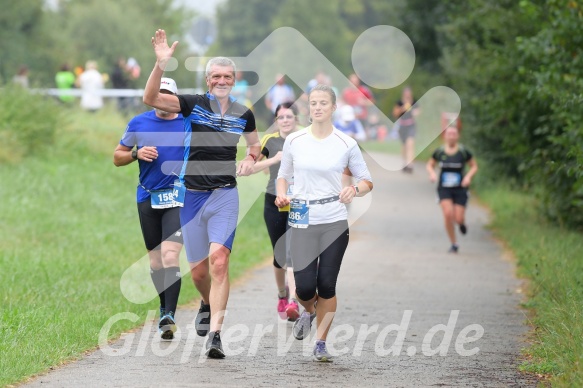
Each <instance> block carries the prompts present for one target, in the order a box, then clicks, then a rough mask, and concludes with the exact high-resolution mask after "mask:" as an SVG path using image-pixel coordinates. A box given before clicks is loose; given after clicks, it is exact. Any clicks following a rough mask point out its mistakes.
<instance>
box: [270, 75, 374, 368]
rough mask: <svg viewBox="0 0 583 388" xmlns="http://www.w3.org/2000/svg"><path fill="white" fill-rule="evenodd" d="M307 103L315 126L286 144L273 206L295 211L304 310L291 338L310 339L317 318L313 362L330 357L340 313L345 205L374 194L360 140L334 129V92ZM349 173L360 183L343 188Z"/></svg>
mask: <svg viewBox="0 0 583 388" xmlns="http://www.w3.org/2000/svg"><path fill="white" fill-rule="evenodd" d="M308 102H309V107H310V118H311V120H312V125H310V126H309V127H307V128H305V129H303V130H301V131H298V132H295V133H293V134H291V135H289V136H288V137H287V138H286V140H285V143H284V146H283V154H282V160H281V167H280V169H279V173H278V179H277V185H276V189H277V197H276V199H275V204H276V206H278V207H284V206H287V205H288V204H289V205H290V206H291V209H290V212H289V223H290V225H291V226H292V231H291V233H292V235H291V244H290V245H291V257H292V263H293V267H294V276H295V280H296V295H297V297H298V301H299V302H300V304H301V305H302V306H303V307H304V309H305V311H304V312H303V313H302V315H301V316H300V318H299V319H298V320H297V321H296V322H295V324H294V329H293V333H294V336H295V337H296V338H297V339H304V338H305V337H307V336H308V334H309V332H310V328H311V322H312V320H313V319H314V317H316V318H317V340H316V344H315V346H314V359H315V360H317V361H325V362H326V361H331V358H332V357H331V355H330V354H329V353H328V352H327V350H326V336H327V334H328V331H329V329H330V326H331V323H332V320H333V318H334V314H335V312H336V280H337V278H338V273H339V271H340V265H341V263H342V258H343V256H344V252H345V251H346V247H347V246H348V221H347V220H348V212H347V209H346V204H347V203H350V202H352V199H353V198H354V197H355V196H363V195H365V194H367V193H368V192H370V191H371V190H372V187H373V184H372V179H371V176H370V173H369V171H368V168H367V166H366V163H365V161H364V159H363V157H362V153H361V152H360V149H359V148H358V145H357V143H356V141H355V140H354V139H352V138H351V137H349V136H347V135H345V134H344V133H342V132H341V131H340V130H338V129H337V128H335V127H334V126H333V125H332V115H333V113H334V111H335V110H336V95H335V93H334V91H333V90H332V88H330V87H329V86H326V85H317V86H316V87H314V88H313V89H312V90H311V91H310V93H309V95H308ZM346 170H349V172H350V173H351V174H352V175H353V176H354V178H355V179H356V182H358V183H357V184H356V185H353V186H348V187H344V188H343V187H342V175H343V174H344V173H347V172H348V171H346ZM292 177H293V182H294V198H293V199H291V203H290V198H288V197H287V196H286V193H287V187H288V182H291V180H292Z"/></svg>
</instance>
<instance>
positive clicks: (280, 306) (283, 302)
mask: <svg viewBox="0 0 583 388" xmlns="http://www.w3.org/2000/svg"><path fill="white" fill-rule="evenodd" d="M278 299H279V300H278V302H277V313H278V314H279V317H280V318H281V319H287V313H286V311H285V309H286V307H287V305H288V304H287V296H286V297H285V298H278Z"/></svg>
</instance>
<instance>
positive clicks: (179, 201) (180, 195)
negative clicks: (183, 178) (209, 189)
mask: <svg viewBox="0 0 583 388" xmlns="http://www.w3.org/2000/svg"><path fill="white" fill-rule="evenodd" d="M172 194H173V195H174V207H184V196H185V194H186V187H185V186H184V184H183V183H182V182H180V179H176V180H175V181H174V190H173V191H172Z"/></svg>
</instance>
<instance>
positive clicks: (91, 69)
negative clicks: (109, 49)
mask: <svg viewBox="0 0 583 388" xmlns="http://www.w3.org/2000/svg"><path fill="white" fill-rule="evenodd" d="M103 83H104V82H103V76H102V75H101V73H99V71H98V70H97V62H95V61H87V63H86V64H85V71H84V72H83V73H82V74H81V75H80V76H79V79H78V80H77V84H78V86H79V87H80V88H81V90H82V94H81V108H83V109H85V110H88V111H90V112H96V111H98V110H99V109H101V108H102V107H103V97H102V96H101V95H100V94H99V92H100V91H101V90H102V89H103Z"/></svg>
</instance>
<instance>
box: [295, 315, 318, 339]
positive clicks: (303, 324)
mask: <svg viewBox="0 0 583 388" xmlns="http://www.w3.org/2000/svg"><path fill="white" fill-rule="evenodd" d="M315 317H316V313H313V314H310V313H309V312H307V311H304V312H303V313H302V315H300V317H299V318H298V319H297V320H296V321H295V322H294V326H293V329H292V331H293V333H294V337H295V338H296V339H299V340H303V339H304V338H306V337H307V336H308V335H309V334H310V329H311V328H312V321H313V320H314V318H315Z"/></svg>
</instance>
